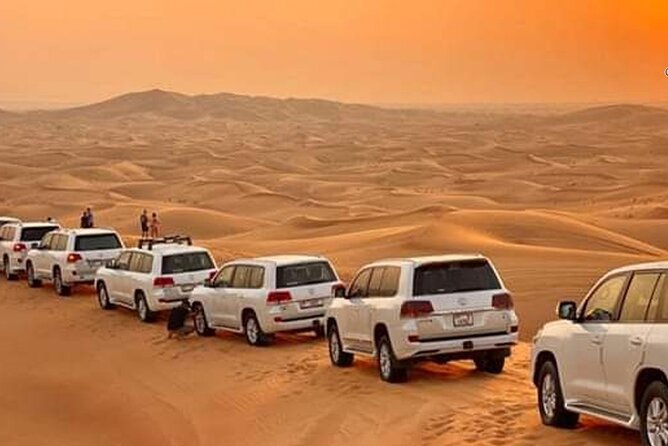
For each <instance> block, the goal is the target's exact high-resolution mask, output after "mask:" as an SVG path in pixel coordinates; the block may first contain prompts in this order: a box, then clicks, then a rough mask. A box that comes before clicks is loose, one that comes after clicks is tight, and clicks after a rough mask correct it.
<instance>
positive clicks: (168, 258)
mask: <svg viewBox="0 0 668 446" xmlns="http://www.w3.org/2000/svg"><path fill="white" fill-rule="evenodd" d="M215 273H216V262H215V261H214V260H213V257H212V256H211V253H210V252H209V251H208V250H207V249H206V248H201V247H198V246H192V241H191V239H190V237H181V236H173V237H164V238H161V239H154V240H140V242H139V247H138V248H131V249H124V250H123V251H122V252H121V254H120V255H119V256H118V258H117V259H116V260H114V261H113V262H111V263H110V264H109V265H106V266H104V267H102V268H100V269H99V270H98V271H97V274H96V276H95V289H96V290H97V296H98V303H99V304H100V307H101V308H102V309H104V310H109V309H112V308H114V307H115V306H116V305H121V306H123V307H126V308H129V309H132V310H136V311H137V315H138V316H139V319H140V320H142V321H143V322H152V321H153V320H154V319H155V316H156V313H157V312H159V311H164V310H169V309H171V308H174V307H175V306H178V305H179V303H180V302H182V301H184V300H187V299H188V298H189V297H190V294H191V292H192V290H193V289H194V288H195V287H196V286H197V285H201V284H203V283H204V282H205V281H206V280H207V279H210V278H211V277H213V275H214V274H215Z"/></svg>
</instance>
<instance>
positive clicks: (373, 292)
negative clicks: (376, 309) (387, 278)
mask: <svg viewBox="0 0 668 446" xmlns="http://www.w3.org/2000/svg"><path fill="white" fill-rule="evenodd" d="M384 270H385V269H384V268H373V271H372V272H371V278H370V279H369V292H368V293H367V295H368V296H379V295H380V284H381V283H382V281H383V271H384Z"/></svg>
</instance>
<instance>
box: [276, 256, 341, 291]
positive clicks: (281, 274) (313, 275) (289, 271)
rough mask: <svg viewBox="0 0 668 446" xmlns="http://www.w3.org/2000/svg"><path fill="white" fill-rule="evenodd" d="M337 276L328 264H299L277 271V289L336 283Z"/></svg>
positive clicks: (279, 268)
mask: <svg viewBox="0 0 668 446" xmlns="http://www.w3.org/2000/svg"><path fill="white" fill-rule="evenodd" d="M335 281H336V276H335V275H334V271H332V267H331V266H330V265H329V263H327V262H309V263H299V264H297V265H286V266H279V267H278V268H277V269H276V288H288V287H294V286H302V285H314V284H317V283H326V282H335Z"/></svg>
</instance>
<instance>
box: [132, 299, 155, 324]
mask: <svg viewBox="0 0 668 446" xmlns="http://www.w3.org/2000/svg"><path fill="white" fill-rule="evenodd" d="M136 305H137V316H139V320H140V321H142V322H153V321H154V320H155V313H153V312H152V311H151V309H150V308H149V307H148V302H146V296H144V293H142V292H139V293H137V303H136Z"/></svg>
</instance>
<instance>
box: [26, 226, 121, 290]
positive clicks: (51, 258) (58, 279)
mask: <svg viewBox="0 0 668 446" xmlns="http://www.w3.org/2000/svg"><path fill="white" fill-rule="evenodd" d="M121 249H123V242H122V241H121V237H120V236H119V235H118V233H117V232H116V231H114V230H111V229H60V230H57V231H53V232H50V233H48V234H46V235H45V236H44V238H43V239H42V241H41V243H40V244H39V245H38V246H37V247H35V248H33V249H30V250H29V251H28V255H27V256H26V260H25V266H26V275H27V277H28V285H30V286H31V287H32V288H36V287H39V286H41V285H42V281H43V280H50V281H52V282H53V289H54V290H55V292H56V293H57V294H58V295H59V296H67V295H69V294H70V292H71V290H72V287H73V286H74V285H76V284H92V283H93V282H94V281H95V272H96V271H97V269H98V268H100V267H101V266H103V265H105V264H107V263H108V262H110V261H112V260H113V259H115V258H116V257H118V254H120V252H121Z"/></svg>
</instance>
